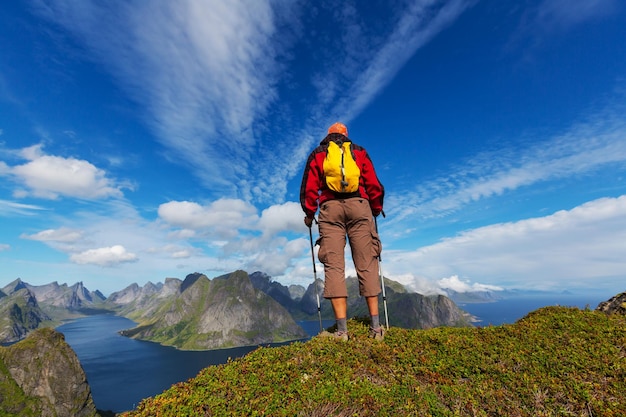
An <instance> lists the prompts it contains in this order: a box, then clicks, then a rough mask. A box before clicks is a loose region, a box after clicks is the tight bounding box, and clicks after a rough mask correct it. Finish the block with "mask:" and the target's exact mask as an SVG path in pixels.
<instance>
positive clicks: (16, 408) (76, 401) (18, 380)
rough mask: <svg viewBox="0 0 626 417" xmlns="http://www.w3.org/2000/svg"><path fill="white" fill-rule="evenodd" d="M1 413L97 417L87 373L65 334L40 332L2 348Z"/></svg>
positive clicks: (44, 416)
mask: <svg viewBox="0 0 626 417" xmlns="http://www.w3.org/2000/svg"><path fill="white" fill-rule="evenodd" d="M0 410H1V411H2V412H4V413H7V415H19V416H42V417H65V416H67V417H92V416H97V412H96V407H95V405H94V403H93V399H92V397H91V390H90V388H89V385H88V383H87V378H86V376H85V372H84V371H83V369H82V367H81V365H80V363H79V361H78V358H77V357H76V354H75V353H74V351H73V350H72V349H71V348H70V347H69V345H68V344H67V343H66V342H65V338H64V337H63V335H62V334H61V333H58V332H56V331H54V330H52V329H39V330H36V331H34V332H32V333H31V334H30V335H29V336H28V337H27V338H26V339H25V340H23V341H21V342H18V343H16V344H14V345H11V346H9V347H4V348H0ZM3 415H5V414H3Z"/></svg>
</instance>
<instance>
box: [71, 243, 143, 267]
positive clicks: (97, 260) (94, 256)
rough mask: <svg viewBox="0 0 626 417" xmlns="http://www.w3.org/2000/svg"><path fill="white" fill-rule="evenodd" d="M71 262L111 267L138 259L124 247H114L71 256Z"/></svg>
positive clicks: (90, 250)
mask: <svg viewBox="0 0 626 417" xmlns="http://www.w3.org/2000/svg"><path fill="white" fill-rule="evenodd" d="M70 260H71V261H72V262H74V263H77V264H80V265H85V264H92V265H98V266H103V267H111V266H116V265H119V264H122V263H126V262H136V261H137V260H138V257H137V255H135V254H134V253H130V252H127V251H126V248H124V246H121V245H114V246H111V247H106V248H98V249H89V250H86V251H84V252H81V253H76V254H73V255H71V256H70Z"/></svg>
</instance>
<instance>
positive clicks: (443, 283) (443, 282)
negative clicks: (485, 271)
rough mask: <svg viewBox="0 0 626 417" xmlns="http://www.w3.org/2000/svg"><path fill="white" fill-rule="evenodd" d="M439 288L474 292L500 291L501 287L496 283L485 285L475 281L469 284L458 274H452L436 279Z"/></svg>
mask: <svg viewBox="0 0 626 417" xmlns="http://www.w3.org/2000/svg"><path fill="white" fill-rule="evenodd" d="M437 285H438V286H439V288H443V289H449V290H454V291H456V292H460V293H464V292H474V291H502V287H498V286H497V285H485V284H480V283H478V282H475V283H473V284H470V282H469V281H462V280H460V279H459V277H458V275H452V276H451V277H448V278H441V279H440V280H438V281H437Z"/></svg>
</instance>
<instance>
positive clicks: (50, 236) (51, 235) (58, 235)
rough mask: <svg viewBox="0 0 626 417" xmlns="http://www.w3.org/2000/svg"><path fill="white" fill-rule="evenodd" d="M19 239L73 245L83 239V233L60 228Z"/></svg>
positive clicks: (24, 235)
mask: <svg viewBox="0 0 626 417" xmlns="http://www.w3.org/2000/svg"><path fill="white" fill-rule="evenodd" d="M21 237H22V238H23V239H30V240H38V241H41V242H60V243H75V242H78V241H79V240H81V239H82V238H83V232H82V231H81V230H75V229H70V228H67V227H61V228H59V229H48V230H42V231H41V232H37V233H35V234H32V235H26V234H23V235H22V236H21Z"/></svg>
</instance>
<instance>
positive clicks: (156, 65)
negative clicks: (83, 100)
mask: <svg viewBox="0 0 626 417" xmlns="http://www.w3.org/2000/svg"><path fill="white" fill-rule="evenodd" d="M36 3H37V4H38V5H39V8H38V9H37V10H38V12H39V14H40V15H41V16H45V17H46V18H48V19H50V20H52V21H54V22H55V23H58V24H60V25H61V26H62V27H64V28H65V30H67V31H68V32H69V33H71V34H72V35H73V36H74V38H76V39H78V40H79V42H81V43H82V44H83V45H85V46H86V47H87V51H88V53H90V54H91V56H92V58H93V59H94V60H96V61H98V62H100V63H103V64H104V66H105V68H107V69H108V70H109V71H110V72H111V73H112V74H114V76H115V77H116V79H117V80H118V82H119V83H120V85H122V86H123V87H124V88H125V90H126V91H127V92H128V93H129V94H130V95H131V96H132V97H133V98H134V100H136V101H138V102H139V103H142V104H143V106H144V108H145V109H146V114H145V115H144V117H145V120H146V122H147V123H148V125H150V126H151V127H152V128H153V130H154V131H155V133H156V137H157V138H158V139H159V140H160V141H161V142H162V143H163V144H164V145H165V146H166V147H167V149H168V150H169V152H168V153H167V155H168V157H171V158H173V159H175V160H177V161H179V162H184V164H185V166H187V167H190V169H191V170H192V171H193V172H194V173H195V174H196V175H197V176H198V177H200V179H201V180H202V181H203V183H204V185H205V186H206V187H207V188H208V189H211V190H219V191H220V192H221V193H222V195H227V196H231V197H238V198H243V199H245V200H256V201H262V202H270V201H282V200H283V198H284V196H285V194H286V189H287V182H288V181H289V180H290V179H292V178H293V177H294V176H295V175H297V174H299V173H300V172H301V164H302V163H303V160H304V159H305V158H306V152H307V150H309V148H310V146H311V144H312V143H313V142H314V141H315V140H318V139H319V138H317V134H318V133H321V132H322V128H323V126H320V124H325V123H326V122H327V121H328V120H330V118H333V117H341V118H344V119H346V120H349V119H351V118H353V117H355V116H356V115H358V113H359V112H361V111H362V109H363V108H364V107H365V106H366V105H367V104H368V103H369V102H370V101H371V100H372V99H373V98H374V97H375V96H376V95H377V94H378V93H379V92H380V91H381V89H382V88H383V87H384V86H385V85H387V84H388V83H389V82H390V80H391V79H392V78H393V77H394V75H395V74H396V73H397V72H398V70H399V69H400V68H401V67H402V66H403V65H404V63H405V62H406V61H407V60H408V59H409V58H410V57H411V56H412V55H413V54H414V53H415V51H416V50H418V49H419V48H420V47H421V46H423V45H424V44H426V43H427V42H428V41H429V40H430V39H432V37H434V36H435V35H436V34H437V33H439V32H440V31H441V30H443V29H444V28H445V27H446V26H447V25H448V24H450V23H451V22H452V21H453V20H454V19H456V18H457V17H458V15H459V14H460V13H462V12H463V11H464V10H465V9H466V8H467V7H468V6H469V5H470V4H472V3H473V1H464V0H454V1H449V2H443V1H433V0H429V1H420V2H412V3H410V5H408V6H406V8H403V9H402V10H396V11H395V12H394V14H395V16H396V19H395V21H394V22H393V23H392V24H391V25H390V27H391V29H390V31H389V33H388V35H387V36H386V37H385V36H380V35H376V36H374V35H372V33H371V31H367V30H360V29H363V28H359V26H358V23H357V22H358V7H357V5H356V4H354V5H351V4H346V5H345V7H342V8H341V13H343V15H342V16H341V17H342V19H343V20H341V24H337V25H328V28H329V30H332V31H333V32H332V33H324V34H323V35H322V36H327V37H328V38H329V39H330V40H331V42H330V43H329V44H328V45H327V46H328V48H329V49H328V50H327V52H326V54H327V55H328V56H332V57H342V58H341V59H340V60H339V61H338V60H335V59H333V60H332V61H331V62H326V63H323V62H321V63H320V65H319V66H315V67H313V68H312V69H308V71H309V75H308V78H309V79H312V80H315V79H317V80H321V79H323V80H324V86H323V88H319V89H318V91H317V94H314V95H312V100H307V103H306V104H305V105H302V103H301V102H296V101H295V99H294V98H292V97H290V92H289V91H290V89H289V83H290V80H291V76H290V74H289V73H288V72H287V68H286V66H285V63H286V62H287V61H289V60H290V59H293V57H294V56H296V55H297V54H298V53H301V52H300V51H299V49H298V48H299V47H301V46H302V45H301V43H299V42H300V41H303V39H302V38H301V37H304V36H306V35H307V34H308V31H307V30H305V29H304V28H303V25H304V24H305V22H304V17H303V16H302V14H303V13H304V11H303V9H300V7H304V5H302V4H299V3H295V4H291V3H289V2H285V3H281V4H275V3H274V2H271V1H256V2H252V3H250V2H247V1H231V2H218V1H214V2H197V1H191V0H180V1H175V2H165V1H161V2H147V3H146V2H139V3H134V2H131V3H128V2H113V3H100V2H96V1H88V0H86V1H84V2H81V3H80V5H78V3H75V2H70V1H60V2H54V3H44V2H36ZM307 7H312V8H316V9H317V8H320V9H323V8H324V7H330V6H324V5H323V4H317V5H315V6H313V5H309V6H307ZM361 7H366V6H361ZM307 10H308V9H307ZM334 11H335V10H334V8H333V10H322V11H321V12H320V13H323V14H324V15H326V14H328V15H332V14H333V13H331V12H334ZM316 30H317V31H322V30H324V29H323V28H322V27H316ZM335 39H337V41H335ZM372 49H373V51H372ZM370 51H372V52H370ZM331 64H332V65H331ZM338 68H339V69H340V70H338ZM338 73H340V76H337V74H338ZM306 78H307V77H304V79H306ZM346 92H348V93H347V94H346ZM298 100H300V98H298ZM329 103H333V104H332V106H329ZM295 109H297V111H296V110H295ZM311 121H312V122H311ZM268 137H271V138H272V141H273V143H272V145H271V146H267V145H263V146H262V145H261V142H264V143H265V142H267V139H268ZM261 138H262V139H263V141H261V140H260V139H261ZM296 138H297V139H298V140H297V141H295V143H294V139H296ZM224 193H225V194H224Z"/></svg>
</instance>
